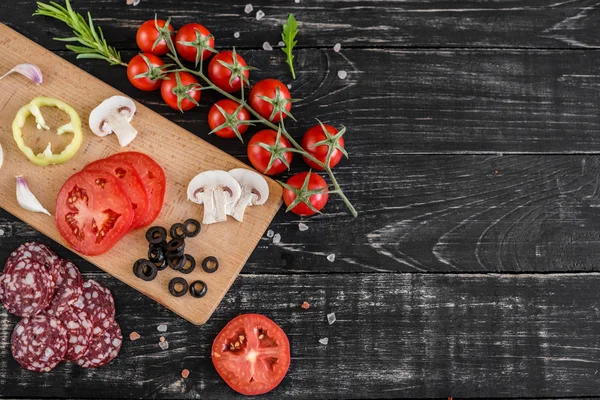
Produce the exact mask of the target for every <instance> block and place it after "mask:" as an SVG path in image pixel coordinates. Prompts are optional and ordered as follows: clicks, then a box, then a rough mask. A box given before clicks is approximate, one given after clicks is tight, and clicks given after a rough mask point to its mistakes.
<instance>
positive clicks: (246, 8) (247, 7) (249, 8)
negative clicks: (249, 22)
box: [244, 4, 254, 14]
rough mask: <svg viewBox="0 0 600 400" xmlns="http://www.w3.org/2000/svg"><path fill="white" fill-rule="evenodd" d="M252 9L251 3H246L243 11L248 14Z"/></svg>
mask: <svg viewBox="0 0 600 400" xmlns="http://www.w3.org/2000/svg"><path fill="white" fill-rule="evenodd" d="M253 10H254V7H252V4H246V7H245V8H244V12H245V13H246V14H250V13H251V12H252V11H253Z"/></svg>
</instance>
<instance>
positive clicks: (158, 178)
mask: <svg viewBox="0 0 600 400" xmlns="http://www.w3.org/2000/svg"><path fill="white" fill-rule="evenodd" d="M107 160H113V161H116V162H126V163H129V164H131V165H132V166H133V168H135V170H136V171H137V173H138V175H139V176H140V179H141V180H142V184H143V185H144V189H146V194H147V195H148V211H147V212H146V215H145V217H144V218H142V219H141V221H139V227H140V228H141V227H144V226H148V225H150V224H151V223H152V222H153V221H154V220H155V219H156V217H158V214H160V210H161V209H162V206H163V202H164V201H165V190H166V187H167V178H166V176H165V171H163V169H162V167H161V166H160V165H158V163H157V162H156V161H154V160H153V159H152V158H151V157H149V156H147V155H146V154H143V153H138V152H136V151H127V152H123V153H117V154H114V155H112V156H110V157H108V158H107Z"/></svg>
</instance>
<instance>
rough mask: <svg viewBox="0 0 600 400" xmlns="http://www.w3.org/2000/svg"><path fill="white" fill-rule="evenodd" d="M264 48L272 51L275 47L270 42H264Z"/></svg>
mask: <svg viewBox="0 0 600 400" xmlns="http://www.w3.org/2000/svg"><path fill="white" fill-rule="evenodd" d="M263 49H264V50H267V51H271V50H273V47H272V46H271V44H270V43H269V42H264V43H263Z"/></svg>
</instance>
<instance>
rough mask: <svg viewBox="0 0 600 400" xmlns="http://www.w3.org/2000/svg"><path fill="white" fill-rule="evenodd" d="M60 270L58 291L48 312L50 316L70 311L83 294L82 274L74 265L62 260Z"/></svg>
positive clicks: (57, 282) (57, 281)
mask: <svg viewBox="0 0 600 400" xmlns="http://www.w3.org/2000/svg"><path fill="white" fill-rule="evenodd" d="M58 269H59V274H58V278H57V280H56V289H54V296H53V297H52V301H51V302H50V306H48V310H47V312H48V314H50V315H55V316H56V315H60V314H61V313H63V312H64V311H65V310H67V309H69V308H70V307H71V306H72V305H73V304H74V303H75V302H76V301H77V300H78V299H79V296H81V295H82V293H83V288H82V284H83V283H82V280H81V274H80V273H79V269H77V267H76V266H75V265H74V264H73V263H71V262H69V261H66V260H61V263H60V266H59V268H58Z"/></svg>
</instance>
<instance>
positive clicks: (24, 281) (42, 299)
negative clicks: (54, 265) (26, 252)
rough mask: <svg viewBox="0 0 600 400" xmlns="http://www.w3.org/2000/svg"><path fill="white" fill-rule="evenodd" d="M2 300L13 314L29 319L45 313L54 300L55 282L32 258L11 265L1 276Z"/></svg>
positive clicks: (0, 292)
mask: <svg viewBox="0 0 600 400" xmlns="http://www.w3.org/2000/svg"><path fill="white" fill-rule="evenodd" d="M0 286H1V287H2V290H0V296H1V297H0V300H1V301H2V304H3V305H4V307H5V308H6V310H7V311H8V312H9V313H11V314H15V315H18V316H20V317H29V316H32V315H36V314H38V313H40V312H42V311H44V310H45V309H46V308H47V307H48V305H49V304H50V301H51V299H52V294H53V292H54V281H53V280H52V278H51V276H50V273H49V272H48V270H47V269H46V267H45V266H44V265H42V264H41V263H39V262H37V261H34V260H32V259H30V258H26V259H22V260H20V261H17V262H15V263H14V264H12V265H11V267H10V269H9V271H8V272H5V273H4V274H2V275H1V276H0Z"/></svg>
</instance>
